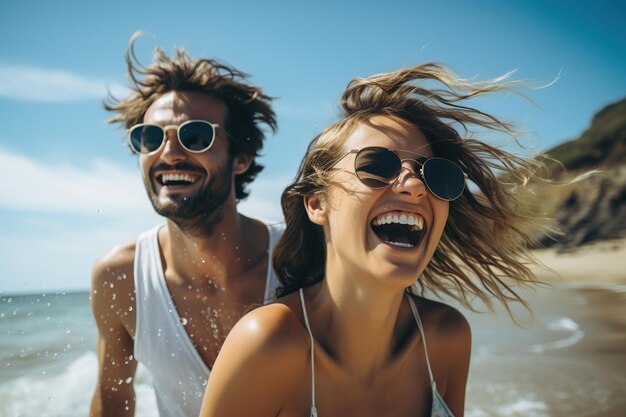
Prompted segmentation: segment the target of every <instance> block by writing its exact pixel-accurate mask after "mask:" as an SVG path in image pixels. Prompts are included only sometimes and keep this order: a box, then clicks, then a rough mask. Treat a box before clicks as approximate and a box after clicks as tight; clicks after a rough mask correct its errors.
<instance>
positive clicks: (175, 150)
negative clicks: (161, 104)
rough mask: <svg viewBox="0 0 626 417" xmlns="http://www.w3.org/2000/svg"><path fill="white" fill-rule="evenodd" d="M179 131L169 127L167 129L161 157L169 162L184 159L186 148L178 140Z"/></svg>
mask: <svg viewBox="0 0 626 417" xmlns="http://www.w3.org/2000/svg"><path fill="white" fill-rule="evenodd" d="M177 135H178V132H177V131H176V129H167V130H166V131H165V138H164V139H163V140H164V141H165V143H164V144H163V152H162V153H161V159H163V160H164V161H165V162H167V163H172V162H176V161H178V160H181V159H184V157H185V149H184V148H183V147H182V146H181V144H180V142H179V141H178V136H177Z"/></svg>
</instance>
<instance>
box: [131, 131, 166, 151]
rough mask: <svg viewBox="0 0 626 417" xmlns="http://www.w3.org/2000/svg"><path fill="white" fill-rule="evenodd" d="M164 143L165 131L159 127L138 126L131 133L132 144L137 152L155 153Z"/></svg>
mask: <svg viewBox="0 0 626 417" xmlns="http://www.w3.org/2000/svg"><path fill="white" fill-rule="evenodd" d="M161 143H163V129H161V128H160V127H159V126H154V125H144V126H138V127H136V128H134V129H133V130H131V131H130V144H131V146H132V147H133V149H134V150H135V151H136V152H139V153H150V152H154V151H156V150H157V149H159V147H160V146H161Z"/></svg>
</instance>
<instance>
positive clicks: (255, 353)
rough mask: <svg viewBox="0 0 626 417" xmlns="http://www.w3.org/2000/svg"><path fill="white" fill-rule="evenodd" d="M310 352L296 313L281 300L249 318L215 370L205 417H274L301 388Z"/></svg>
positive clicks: (232, 336)
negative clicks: (291, 393) (291, 394)
mask: <svg viewBox="0 0 626 417" xmlns="http://www.w3.org/2000/svg"><path fill="white" fill-rule="evenodd" d="M308 349H309V342H308V339H307V333H306V329H304V328H303V327H302V324H301V323H300V320H299V317H298V310H295V311H294V309H292V307H291V306H290V305H289V304H288V303H283V302H280V301H278V302H275V303H273V304H270V305H266V306H263V307H259V308H257V309H255V310H253V311H251V312H250V313H248V314H246V315H245V316H244V317H243V318H242V319H241V320H240V321H239V322H238V323H237V324H236V325H235V327H234V328H233V329H232V330H231V332H230V333H229V335H228V337H227V338H226V341H225V342H224V345H223V346H222V349H221V351H220V354H219V355H218V357H217V360H216V361H215V364H214V366H213V369H212V370H211V378H209V383H208V385H207V389H206V394H205V397H204V403H203V407H202V412H201V416H205V417H208V416H220V417H224V416H229V417H230V416H246V415H257V416H270V415H272V416H275V415H276V414H277V413H278V411H279V410H280V409H281V407H283V406H284V403H285V400H286V398H289V393H290V392H291V391H293V390H294V389H296V388H297V387H298V386H300V385H301V382H302V375H305V374H306V370H307V365H308V352H309V350H308ZM268 381H271V384H268Z"/></svg>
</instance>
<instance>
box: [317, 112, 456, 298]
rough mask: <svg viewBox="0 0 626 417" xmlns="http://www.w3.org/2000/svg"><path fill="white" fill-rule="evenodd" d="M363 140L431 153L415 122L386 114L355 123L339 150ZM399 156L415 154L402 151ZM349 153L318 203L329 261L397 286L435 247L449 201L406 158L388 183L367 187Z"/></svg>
mask: <svg viewBox="0 0 626 417" xmlns="http://www.w3.org/2000/svg"><path fill="white" fill-rule="evenodd" d="M368 146H380V147H384V148H388V149H392V150H404V151H410V152H412V153H418V154H420V155H423V156H424V157H429V156H433V155H432V151H431V149H430V146H429V144H428V141H427V140H426V137H425V136H424V134H423V133H422V132H421V131H420V130H419V128H417V127H416V126H414V125H412V124H411V123H409V122H407V121H405V120H403V119H400V118H396V117H390V116H375V117H372V118H371V119H369V120H368V121H367V122H364V123H362V124H360V125H359V126H358V127H357V129H356V130H355V131H354V132H353V133H352V134H351V135H350V136H349V137H348V138H347V140H346V143H345V145H344V150H345V152H348V151H349V150H351V149H362V148H364V147H368ZM400 156H401V157H402V158H411V157H413V158H416V156H414V155H408V154H402V152H400ZM441 156H443V157H445V155H441ZM354 159H355V154H349V155H348V156H346V157H345V158H343V159H342V160H341V161H339V162H338V163H337V165H336V166H335V168H336V169H337V172H336V174H335V175H334V181H333V184H332V185H331V186H329V188H328V190H327V193H326V200H325V201H324V202H323V203H322V204H323V206H325V207H326V210H325V212H324V216H323V218H324V221H323V223H324V229H325V234H326V239H327V250H328V252H327V256H328V261H329V264H328V265H329V267H333V266H332V265H336V266H338V267H339V268H345V270H346V271H358V270H361V273H364V274H371V275H373V276H375V277H376V278H377V279H378V280H383V281H386V282H389V283H393V284H394V285H402V287H407V286H409V285H412V284H413V283H415V281H416V280H417V278H418V277H419V275H420V274H421V273H422V272H423V271H424V269H425V268H426V266H427V264H428V262H429V261H430V259H431V258H432V256H433V254H434V252H435V249H436V248H437V245H438V243H439V240H440V238H441V235H442V233H443V229H444V226H445V224H446V220H447V218H448V204H449V203H448V202H447V201H443V200H440V199H438V198H437V197H435V196H434V195H433V194H432V193H431V192H430V191H429V190H428V188H427V187H426V186H425V185H424V183H423V182H422V181H421V179H420V178H419V176H418V175H416V174H414V172H412V171H419V165H416V164H415V163H412V162H411V161H404V162H403V163H402V167H403V170H402V172H401V173H400V175H399V177H398V179H397V180H396V181H395V182H394V183H392V184H391V185H390V186H388V187H386V188H382V189H371V188H369V187H367V186H365V185H364V184H363V183H361V181H360V180H359V179H358V178H357V177H356V175H355V174H354ZM404 168H408V169H404ZM333 262H334V263H333Z"/></svg>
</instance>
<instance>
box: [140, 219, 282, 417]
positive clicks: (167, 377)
mask: <svg viewBox="0 0 626 417" xmlns="http://www.w3.org/2000/svg"><path fill="white" fill-rule="evenodd" d="M266 226H267V228H268V232H269V247H268V254H269V258H268V259H269V262H268V270H267V278H266V284H265V294H264V303H267V302H269V301H271V300H273V299H274V298H275V295H274V294H275V290H276V288H277V287H278V286H279V285H280V284H279V281H278V278H277V277H276V275H275V273H274V270H273V268H272V267H271V259H272V250H273V248H274V245H275V244H276V242H277V241H278V239H279V237H280V235H281V234H282V232H283V230H284V224H283V223H276V224H267V223H266ZM161 227H162V225H160V226H157V227H155V228H153V229H151V230H148V231H147V232H144V233H143V234H141V235H140V236H139V238H138V239H137V246H136V249H135V266H134V271H135V272H134V273H135V295H136V304H137V311H136V325H135V348H134V356H135V359H136V360H137V361H138V362H139V363H141V364H142V365H144V366H145V367H146V368H147V369H148V370H149V371H150V374H151V376H152V381H153V384H154V390H155V393H156V398H157V405H158V408H159V415H160V416H161V417H191V416H193V417H197V416H198V415H199V414H200V407H201V406H202V398H203V396H204V391H205V388H206V384H207V380H208V378H209V373H210V370H209V368H208V367H207V366H206V364H205V363H204V362H203V361H202V358H201V357H200V355H199V354H198V352H197V351H196V349H195V348H194V346H193V344H192V342H191V339H190V337H189V335H188V334H187V331H186V330H185V328H184V326H183V325H182V323H181V318H180V317H179V315H178V312H177V311H176V308H175V307H174V303H173V302H172V297H171V295H170V292H169V290H168V288H167V285H166V283H165V277H164V275H163V267H162V265H161V255H160V250H159V242H158V238H157V234H158V231H159V229H160V228H161Z"/></svg>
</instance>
